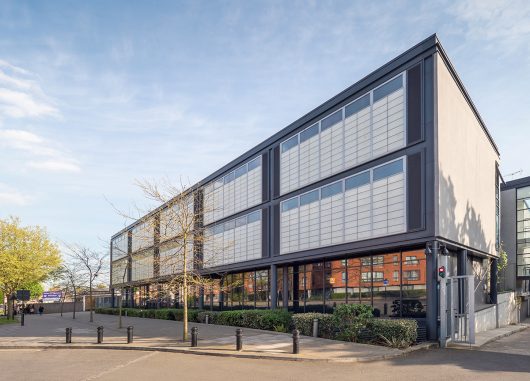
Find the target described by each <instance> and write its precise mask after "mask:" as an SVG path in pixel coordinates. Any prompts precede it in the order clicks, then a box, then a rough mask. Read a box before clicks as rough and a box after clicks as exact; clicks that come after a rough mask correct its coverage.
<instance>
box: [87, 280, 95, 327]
mask: <svg viewBox="0 0 530 381" xmlns="http://www.w3.org/2000/svg"><path fill="white" fill-rule="evenodd" d="M88 293H89V296H90V322H91V323H92V322H94V316H93V315H92V280H90V284H89V291H88Z"/></svg>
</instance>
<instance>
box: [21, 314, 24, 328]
mask: <svg viewBox="0 0 530 381" xmlns="http://www.w3.org/2000/svg"><path fill="white" fill-rule="evenodd" d="M20 325H21V326H22V327H24V312H22V313H21V314H20Z"/></svg>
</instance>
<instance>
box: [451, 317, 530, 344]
mask: <svg viewBox="0 0 530 381" xmlns="http://www.w3.org/2000/svg"><path fill="white" fill-rule="evenodd" d="M529 326H530V325H529V324H527V323H522V324H514V325H508V326H506V327H501V328H496V329H492V330H489V331H485V332H479V333H477V334H475V344H468V343H449V344H448V345H447V346H448V347H451V348H456V349H478V348H481V347H482V346H484V345H486V344H488V343H491V342H492V341H495V340H499V339H501V338H503V337H506V336H510V335H513V334H514V333H517V332H521V331H524V330H525V329H527V328H528V327H529Z"/></svg>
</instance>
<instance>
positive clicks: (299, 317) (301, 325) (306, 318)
mask: <svg viewBox="0 0 530 381" xmlns="http://www.w3.org/2000/svg"><path fill="white" fill-rule="evenodd" d="M314 319H318V337H322V338H324V339H332V338H334V321H333V315H331V314H322V313H318V312H307V313H303V314H295V315H293V325H294V328H295V329H297V330H299V331H300V334H301V335H305V336H312V335H313V320H314Z"/></svg>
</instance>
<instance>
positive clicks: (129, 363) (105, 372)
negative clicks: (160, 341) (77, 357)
mask: <svg viewBox="0 0 530 381" xmlns="http://www.w3.org/2000/svg"><path fill="white" fill-rule="evenodd" d="M156 354H158V352H151V353H148V354H146V355H144V356H142V357H138V358H136V359H134V360H131V361H128V362H126V363H125V364H119V365H116V366H114V367H112V368H110V369H107V370H104V371H103V372H100V373H98V374H95V375H93V376H89V377H87V378H84V379H83V381H90V380H95V379H98V378H100V377H102V376H104V375H106V374H109V373H112V372H115V371H117V370H119V369H122V368H125V367H126V366H129V365H131V364H134V363H135V362H138V361H142V360H145V359H147V358H149V357H152V356H154V355H156Z"/></svg>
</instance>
